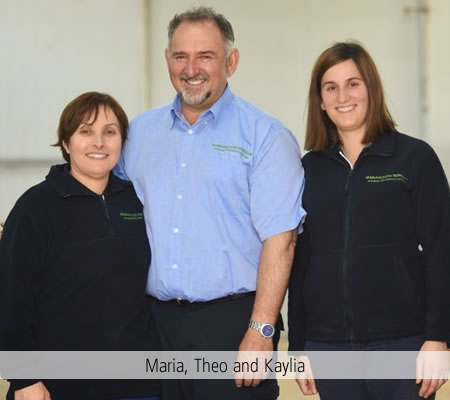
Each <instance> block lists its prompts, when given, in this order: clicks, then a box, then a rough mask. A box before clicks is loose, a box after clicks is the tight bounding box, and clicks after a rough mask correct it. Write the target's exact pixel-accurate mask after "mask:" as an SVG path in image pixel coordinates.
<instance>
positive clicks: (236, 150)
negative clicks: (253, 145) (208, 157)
mask: <svg viewBox="0 0 450 400" xmlns="http://www.w3.org/2000/svg"><path fill="white" fill-rule="evenodd" d="M212 147H213V149H214V150H217V151H231V152H233V153H239V154H240V155H241V156H242V157H245V158H247V159H249V158H250V156H252V155H253V153H250V152H249V151H247V150H245V149H244V148H243V147H241V146H231V145H227V144H216V143H213V145H212Z"/></svg>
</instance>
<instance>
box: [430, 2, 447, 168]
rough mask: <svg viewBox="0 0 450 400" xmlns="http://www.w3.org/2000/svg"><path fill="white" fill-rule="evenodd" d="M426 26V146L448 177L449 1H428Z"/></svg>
mask: <svg viewBox="0 0 450 400" xmlns="http://www.w3.org/2000/svg"><path fill="white" fill-rule="evenodd" d="M428 5H429V12H428V14H427V24H426V55H427V67H426V71H427V75H426V78H427V83H428V84H427V93H426V94H427V100H428V108H427V111H428V112H427V122H428V123H427V125H428V132H429V135H428V138H429V140H428V141H429V143H430V144H431V145H432V146H433V147H434V149H435V150H436V152H437V153H438V155H439V157H440V159H441V161H442V163H443V164H444V168H445V170H446V172H447V177H450V1H448V0H429V2H428Z"/></svg>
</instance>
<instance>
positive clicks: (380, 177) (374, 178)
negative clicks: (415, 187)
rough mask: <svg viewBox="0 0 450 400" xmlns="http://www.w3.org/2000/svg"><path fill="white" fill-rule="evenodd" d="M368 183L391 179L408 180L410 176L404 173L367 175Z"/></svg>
mask: <svg viewBox="0 0 450 400" xmlns="http://www.w3.org/2000/svg"><path fill="white" fill-rule="evenodd" d="M365 178H366V182H367V183H382V182H390V181H400V182H408V178H407V177H406V176H405V175H403V174H386V175H367V176H365Z"/></svg>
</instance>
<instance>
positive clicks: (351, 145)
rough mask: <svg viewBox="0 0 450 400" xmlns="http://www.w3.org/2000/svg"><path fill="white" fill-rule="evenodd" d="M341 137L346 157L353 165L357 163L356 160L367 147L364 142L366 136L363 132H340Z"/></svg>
mask: <svg viewBox="0 0 450 400" xmlns="http://www.w3.org/2000/svg"><path fill="white" fill-rule="evenodd" d="M339 137H340V139H341V143H342V145H341V150H342V152H343V153H344V155H345V157H346V158H347V159H348V160H349V161H350V162H351V163H352V165H355V163H356V160H357V159H358V157H359V155H360V154H361V151H362V150H363V149H364V147H365V146H364V145H363V144H362V140H363V137H364V135H363V133H360V134H358V133H343V134H342V133H339Z"/></svg>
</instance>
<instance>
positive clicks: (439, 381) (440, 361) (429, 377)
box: [416, 340, 449, 398]
mask: <svg viewBox="0 0 450 400" xmlns="http://www.w3.org/2000/svg"><path fill="white" fill-rule="evenodd" d="M435 351H438V352H439V353H437V354H436V355H434V354H432V353H423V352H435ZM448 354H449V353H448V352H447V343H446V342H436V341H432V340H427V341H426V342H425V343H424V344H423V345H422V347H421V349H420V353H419V355H418V356H417V365H416V383H417V384H420V383H421V384H422V385H421V386H420V390H419V396H421V397H424V398H427V397H428V396H430V395H432V394H433V393H434V392H436V391H437V390H439V388H440V387H441V386H442V385H443V384H444V383H445V382H447V379H448V376H449V356H448Z"/></svg>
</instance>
